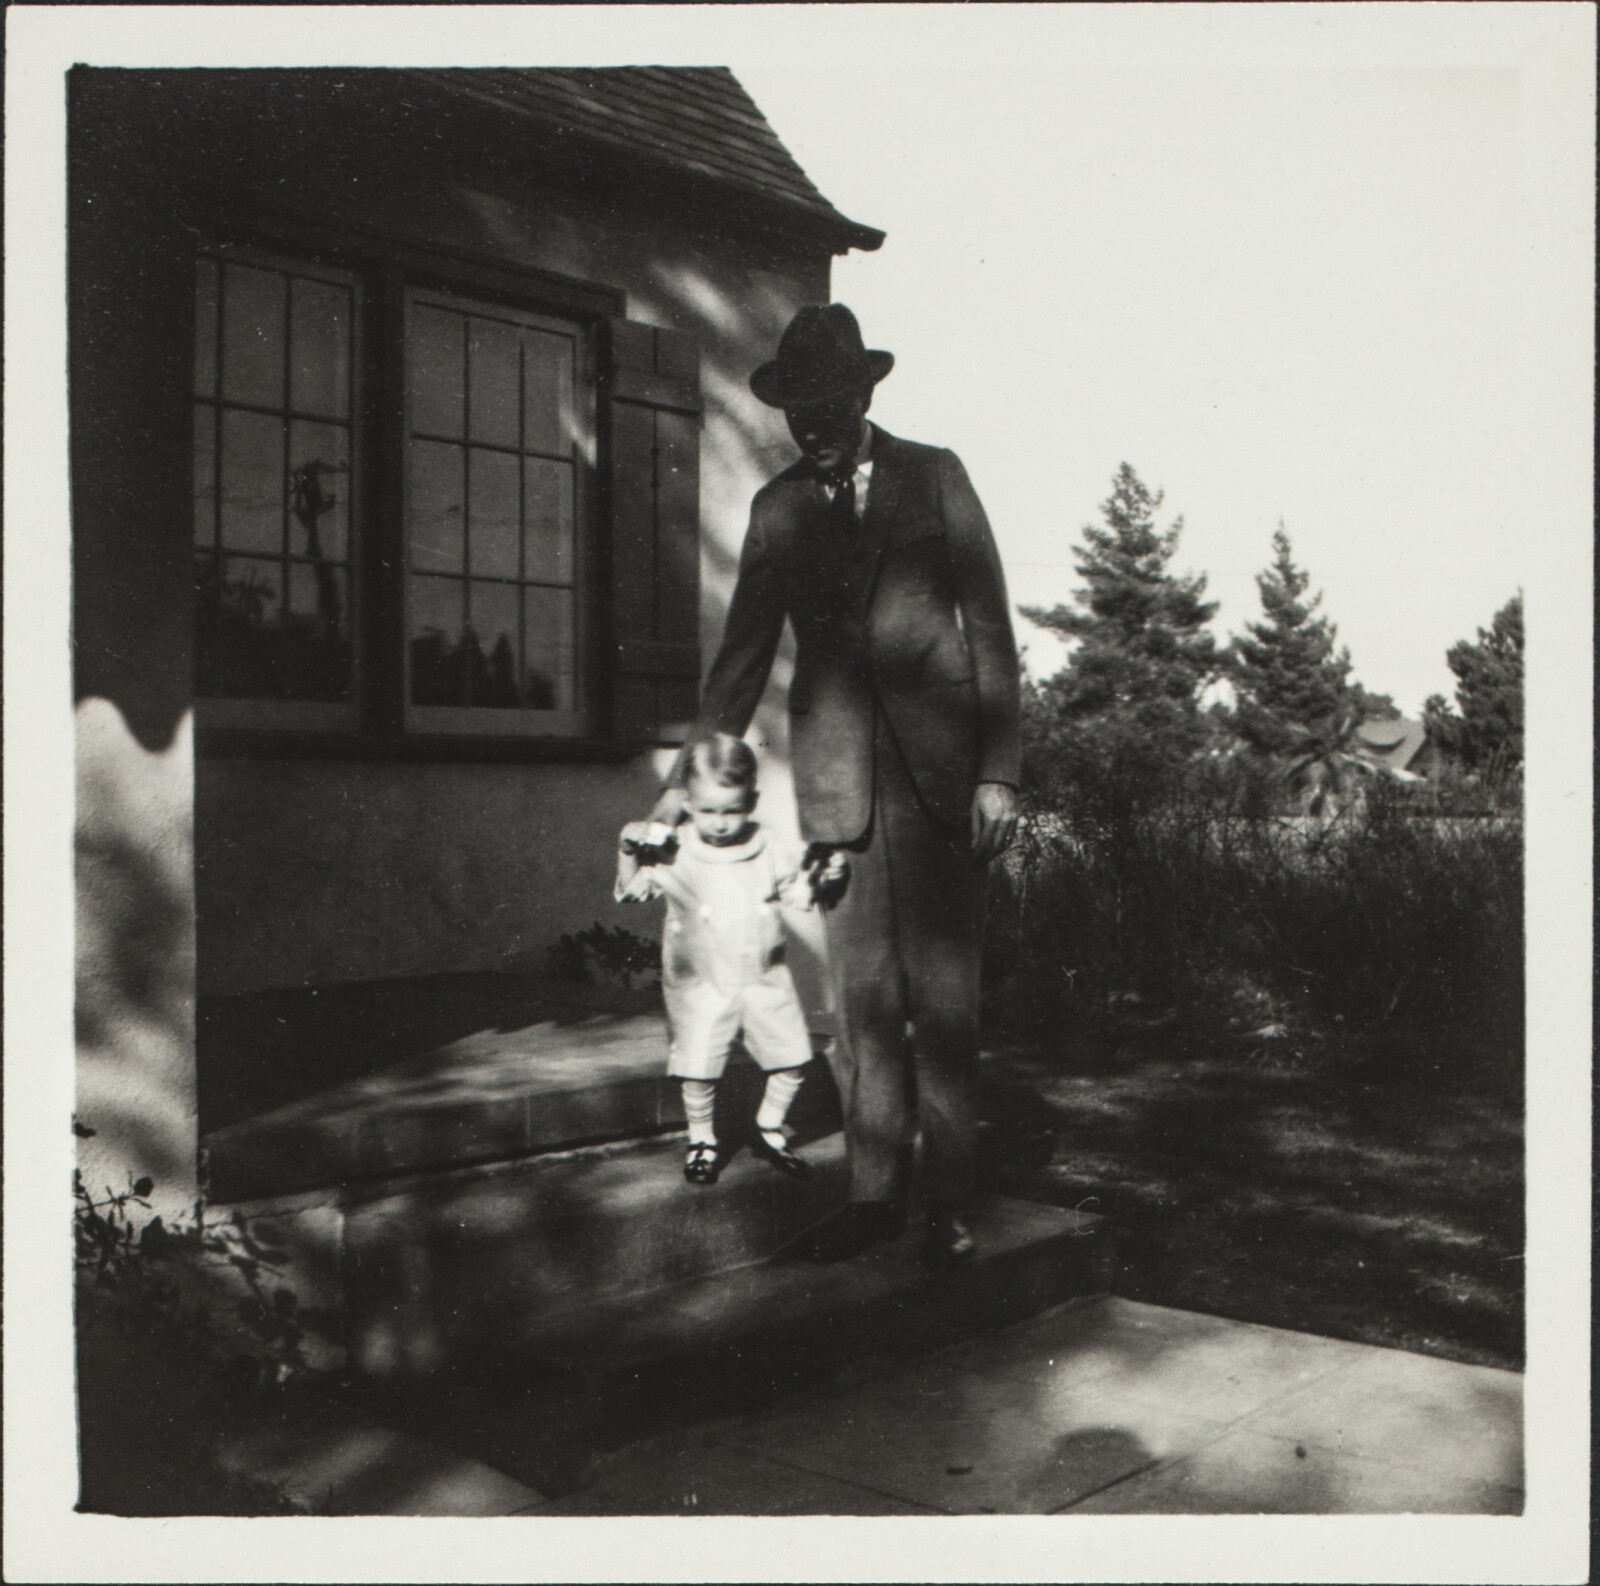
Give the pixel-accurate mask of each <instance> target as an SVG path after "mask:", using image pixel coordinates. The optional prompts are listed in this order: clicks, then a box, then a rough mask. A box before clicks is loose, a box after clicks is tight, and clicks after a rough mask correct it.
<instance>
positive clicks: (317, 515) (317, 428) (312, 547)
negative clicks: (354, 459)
mask: <svg viewBox="0 0 1600 1586" xmlns="http://www.w3.org/2000/svg"><path fill="white" fill-rule="evenodd" d="M349 498H350V432H349V431H348V430H347V429H346V428H345V427H344V426H343V425H342V424H313V423H311V422H310V421H309V420H307V419H292V420H290V423H289V512H290V517H291V520H292V521H291V522H290V524H289V549H290V550H291V551H292V552H294V553H295V554H296V555H297V556H322V557H326V558H327V559H328V560H329V561H332V562H343V561H348V560H349V556H350V551H349V546H350V526H349V525H350V505H349ZM313 524H314V525H315V533H314V535H313V527H312V526H313Z"/></svg>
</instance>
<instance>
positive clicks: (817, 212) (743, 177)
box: [415, 66, 883, 253]
mask: <svg viewBox="0 0 1600 1586" xmlns="http://www.w3.org/2000/svg"><path fill="white" fill-rule="evenodd" d="M415 75H416V76H419V77H425V78H427V79H428V80H429V81H431V82H433V83H436V84H439V85H440V86H442V87H445V88H447V89H450V90H452V91H454V92H456V93H460V94H464V95H466V96H468V97H470V98H473V99H477V100H480V101H484V102H487V103H490V104H494V105H498V106H500V107H501V108H503V109H506V110H510V111H512V112H514V113H516V114H518V115H521V116H526V117H528V118H529V119H531V120H534V121H537V122H539V123H541V124H542V125H543V126H544V127H546V128H549V129H552V130H554V131H556V132H557V133H559V134H562V135H565V136H569V137H575V138H578V139H582V140H585V141H587V142H589V143H591V144H596V145H600V146H602V147H604V148H607V149H610V150H613V151H617V152H622V153H626V154H630V155H633V156H635V157H642V158H644V159H646V160H649V161H652V162H654V163H657V164H660V165H662V166H665V167H668V168H669V169H671V170H673V171H676V172H679V173H683V174H687V175H690V176H693V177H698V178H700V179H702V180H708V181H711V182H715V183H717V184H718V185H720V186H722V187H724V188H733V189H736V190H737V191H740V192H743V193H747V194H749V195H750V196H751V197H753V198H757V199H759V200H762V201H763V204H764V206H766V205H776V206H778V207H779V209H780V210H783V211H787V212H788V213H789V215H790V216H791V217H793V218H795V219H798V220H802V221H803V222H806V223H808V229H814V230H816V231H818V232H819V233H820V234H821V235H822V236H824V237H825V238H826V239H827V240H829V241H830V243H831V245H832V246H833V249H834V251H835V252H836V253H843V252H844V251H845V250H846V249H847V248H863V249H868V250H870V249H873V248H876V247H878V245H879V244H880V243H881V242H882V241H883V233H882V232H881V231H876V230H874V229H873V228H872V227H871V226H863V225H861V224H859V223H858V222H857V221H853V220H850V219H848V218H847V217H846V216H844V215H841V214H840V213H839V211H838V210H837V209H835V208H834V207H833V205H832V204H830V203H829V202H828V200H827V199H826V198H824V197H823V196H822V194H821V193H820V192H819V191H818V190H817V187H816V185H815V184H814V183H813V182H812V180H811V178H810V177H809V176H807V175H806V173H805V172H804V171H803V170H801V168H800V166H799V163H798V162H797V161H796V160H795V157H794V156H793V155H792V154H790V152H789V151H788V150H787V149H786V148H785V147H784V146H783V144H782V142H781V141H780V140H779V138H778V135H777V133H776V132H774V131H773V130H772V127H771V126H770V125H769V124H768V122H767V118H766V117H765V116H763V115H762V114H761V111H760V110H759V109H758V108H757V107H756V103H755V101H754V100H753V99H751V97H750V96H749V94H747V93H746V92H745V90H744V88H743V86H742V85H741V84H740V82H739V80H738V78H736V77H735V76H734V75H733V73H732V72H730V71H729V70H728V69H727V68H726V67H725V66H608V67H522V68H518V69H516V70H500V69H493V68H491V69H487V70H439V71H418V72H416V73H415Z"/></svg>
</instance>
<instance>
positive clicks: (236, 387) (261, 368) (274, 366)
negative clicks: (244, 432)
mask: <svg viewBox="0 0 1600 1586" xmlns="http://www.w3.org/2000/svg"><path fill="white" fill-rule="evenodd" d="M223 275H224V280H223V299H222V394H223V396H225V397H228V398H231V399H232V400H233V401H235V402H254V403H256V404H257V405H259V406H261V407H278V408H281V407H282V406H283V396H284V391H283V372H284V370H283V321H284V307H285V299H286V293H285V291H284V287H285V285H286V283H285V281H284V278H283V277H282V276H281V275H279V274H278V273H277V272H276V271H275V270H253V269H251V268H250V267H249V266H248V265H244V264H230V265H228V267H227V268H226V270H225V271H224V272H223Z"/></svg>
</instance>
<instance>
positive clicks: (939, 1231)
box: [925, 1211, 978, 1262]
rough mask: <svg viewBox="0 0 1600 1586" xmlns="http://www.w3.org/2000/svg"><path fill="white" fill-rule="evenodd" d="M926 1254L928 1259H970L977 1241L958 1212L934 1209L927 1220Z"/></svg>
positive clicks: (975, 1249)
mask: <svg viewBox="0 0 1600 1586" xmlns="http://www.w3.org/2000/svg"><path fill="white" fill-rule="evenodd" d="M925 1248H926V1251H927V1256H928V1259H929V1260H930V1261H938V1262H946V1261H970V1260H971V1259H972V1258H973V1256H975V1255H976V1254H977V1252H978V1241H977V1240H976V1239H974V1238H973V1237H972V1230H971V1229H970V1228H969V1227H968V1226H967V1224H966V1219H965V1218H963V1217H962V1216H961V1215H960V1214H959V1213H958V1212H950V1211H936V1212H934V1213H933V1215H932V1217H930V1218H929V1221H928V1243H927V1245H926V1247H925Z"/></svg>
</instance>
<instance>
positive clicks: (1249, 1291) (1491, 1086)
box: [988, 466, 1523, 1365]
mask: <svg viewBox="0 0 1600 1586" xmlns="http://www.w3.org/2000/svg"><path fill="white" fill-rule="evenodd" d="M1159 508H1160V500H1159V496H1158V495H1157V494H1156V493H1154V492H1152V491H1151V490H1149V489H1148V488H1147V487H1146V486H1145V485H1144V484H1143V482H1142V481H1141V480H1140V479H1139V478H1138V476H1137V474H1136V473H1134V471H1133V470H1132V469H1130V468H1128V467H1126V466H1124V468H1123V469H1122V470H1121V471H1120V472H1119V474H1118V475H1117V477H1116V479H1115V481H1114V482H1113V489H1112V493H1111V495H1110V497H1109V498H1108V499H1107V501H1106V502H1105V503H1104V506H1103V509H1102V521H1101V522H1100V523H1098V524H1093V525H1090V526H1089V527H1087V528H1086V530H1085V532H1084V538H1083V541H1082V543H1081V545H1080V547H1079V556H1078V566H1079V569H1080V573H1081V576H1082V577H1083V580H1084V582H1083V585H1082V587H1081V590H1080V593H1079V595H1078V597H1077V598H1076V599H1075V600H1074V601H1073V602H1072V603H1071V604H1068V605H1063V606H1058V607H1056V608H1053V609H1050V610H1039V609H1035V610H1033V611H1031V612H1030V615H1031V616H1033V617H1034V618H1035V620H1037V621H1038V622H1040V623H1041V624H1042V625H1045V626H1048V627H1051V628H1053V629H1055V630H1057V631H1059V632H1061V633H1062V634H1064V635H1066V636H1068V637H1069V638H1071V639H1072V640H1074V641H1075V643H1076V648H1075V649H1074V650H1073V651H1072V653H1071V655H1070V658H1069V660H1068V663H1067V665H1066V666H1065V667H1064V668H1063V669H1062V670H1061V671H1060V672H1059V673H1057V674H1056V675H1055V676H1054V677H1052V678H1049V679H1046V680H1045V681H1044V682H1042V683H1039V684H1035V685H1030V686H1029V687H1028V689H1027V696H1026V703H1025V720H1026V722H1027V740H1026V769H1025V779H1026V786H1025V789H1024V792H1025V797H1026V802H1027V809H1028V817H1027V820H1026V823H1025V829H1024V836H1023V839H1022V841H1021V843H1020V844H1019V845H1018V848H1017V849H1016V850H1015V851H1014V852H1013V854H1012V855H1011V856H1010V857H1009V860H1008V863H1007V865H1006V867H1005V872H1004V884H1003V886H1002V887H1001V889H1000V896H999V897H998V899H997V907H996V910H995V917H994V919H993V922H992V925H991V938H990V942H989V955H988V970H989V1014H990V1033H991V1038H992V1039H993V1040H995V1041H998V1042H999V1043H1001V1046H1002V1049H1003V1055H1002V1056H1001V1057H1000V1058H999V1060H998V1061H997V1062H996V1064H995V1065H994V1067H995V1081H996V1084H995V1090H996V1099H995V1108H994V1110H995V1112H996V1115H997V1121H998V1124H999V1127H998V1130H997V1139H996V1148H997V1150H998V1151H999V1152H1000V1154H1001V1156H1002V1158H1003V1160H1004V1166H1003V1167H1002V1172H1003V1173H1005V1174H1008V1175H1010V1176H1011V1178H1012V1181H1013V1182H1015V1183H1017V1184H1018V1185H1019V1186H1021V1185H1024V1184H1025V1185H1027V1186H1028V1187H1029V1189H1030V1191H1031V1192H1032V1193H1034V1194H1036V1195H1039V1194H1048V1195H1050V1196H1051V1198H1054V1199H1057V1200H1061V1201H1062V1202H1063V1203H1066V1204H1073V1205H1082V1206H1085V1207H1087V1208H1092V1209H1097V1210H1110V1211H1113V1212H1114V1213H1115V1215H1116V1217H1117V1222H1118V1227H1119V1251H1120V1255H1121V1259H1122V1263H1123V1281H1122V1287H1123V1290H1124V1292H1126V1293H1128V1294H1129V1295H1132V1296H1136V1297H1138V1298H1142V1299H1148V1300H1153V1301H1159V1302H1160V1303H1163V1304H1169V1305H1176V1306H1184V1307H1191V1308H1195V1309H1201V1310H1207V1311H1213V1312H1216V1313H1219V1314H1222V1315H1228V1316H1236V1317H1241V1318H1245V1319H1249V1320H1252V1321H1258V1322H1267V1323H1271V1324H1274V1325H1279V1326H1287V1327H1293V1328H1300V1329H1305V1330H1309V1331H1318V1332H1326V1333H1332V1334H1335V1335H1339V1336H1344V1337H1349V1338H1354V1339H1359V1340H1361V1341H1365V1342H1371V1343H1382V1344H1388V1345H1392V1346H1397V1347H1404V1348H1410V1349H1417V1350H1423V1351H1429V1352H1436V1353H1440V1354H1445V1355H1449V1356H1451V1357H1453V1358H1458V1359H1463V1360H1470V1361H1474V1362H1477V1363H1482V1364H1495V1365H1516V1364H1519V1363H1520V1360H1521V1348H1522V1319H1521V1294H1522V1268H1521V1248H1522V1226H1521V1219H1522V1148H1521V1139H1522V1134H1521V1094H1522V1092H1521V1073H1522V1049H1523V1044H1522V1008H1523V995H1522V963H1523V954H1522V868H1521V859H1522V856H1521V813H1520V811H1521V760H1522V714H1521V712H1522V675H1521V650H1522V632H1521V612H1520V603H1519V602H1518V601H1517V600H1516V599H1512V600H1511V601H1510V602H1508V603H1507V605H1506V606H1505V607H1504V608H1503V609H1502V611H1501V612H1500V613H1499V614H1498V615H1497V616H1496V617H1495V618H1494V620H1493V622H1492V623H1491V624H1490V626H1489V627H1488V628H1487V629H1486V630H1480V632H1479V633H1478V635H1477V636H1476V638H1474V639H1469V640H1463V641H1461V642H1459V643H1457V644H1456V645H1454V646H1452V647H1451V649H1450V652H1449V665H1450V666H1451V668H1452V670H1453V672H1454V674H1455V675H1456V677H1457V678H1458V687H1457V690H1456V698H1455V700H1454V701H1447V700H1445V699H1443V698H1433V699H1430V701H1429V702H1428V707H1427V717H1426V721H1427V728H1428V733H1427V746H1426V750H1425V758H1424V759H1422V760H1419V761H1418V762H1416V763H1418V764H1424V765H1426V767H1427V770H1428V774H1427V775H1426V776H1418V775H1416V774H1415V773H1407V774H1406V775H1405V776H1404V777H1403V778H1401V777H1396V776H1393V775H1391V774H1389V773H1388V772H1387V771H1386V770H1385V769H1383V768H1381V767H1378V766H1375V765H1374V764H1373V763H1372V761H1371V760H1370V759H1369V758H1368V757H1367V756H1366V755H1364V754H1363V753H1362V749H1361V744H1360V741H1359V738H1358V728H1359V726H1360V724H1361V723H1362V722H1363V721H1366V720H1368V719H1371V718H1374V717H1378V716H1382V715H1389V716H1393V715H1395V714H1397V713H1396V712H1395V711H1394V708H1393V704H1392V701H1390V700H1388V699H1387V698H1385V697H1383V696H1381V695H1378V694H1375V693H1374V692H1373V691H1370V690H1368V689H1366V688H1364V687H1363V686H1362V685H1361V684H1360V683H1359V682H1357V681H1355V680H1354V679H1353V678H1352V676H1351V666H1350V661H1349V657H1348V655H1347V654H1346V653H1345V652H1344V651H1343V650H1342V649H1341V648H1339V647H1338V645H1337V642H1336V635H1335V632H1334V628H1333V624H1332V623H1331V621H1330V620H1329V619H1328V617H1327V616H1326V615H1324V614H1323V613H1321V611H1320V610H1319V604H1318V599H1317V597H1316V595H1314V594H1313V593H1312V592H1311V589H1310V578H1309V575H1308V574H1307V573H1306V572H1305V571H1304V570H1303V569H1301V568H1299V567H1298V566H1297V565H1296V563H1295V562H1294V559H1293V548H1292V545H1291V543H1290V541H1289V539H1288V537H1287V536H1286V535H1283V534H1282V533H1280V534H1279V535H1278V537H1277V543H1276V546H1275V557H1274V561H1273V563H1272V565H1271V566H1269V567H1268V568H1266V569H1265V570H1263V572H1262V574H1261V577H1260V581H1259V582H1260V592H1261V597H1262V608H1263V609H1262V613H1261V615H1260V616H1259V617H1257V618H1256V619H1254V620H1253V621H1252V622H1251V623H1250V624H1249V626H1248V627H1247V628H1246V629H1245V631H1244V632H1243V633H1242V634H1240V635H1237V636H1235V637H1234V638H1233V639H1232V640H1231V641H1230V642H1225V643H1224V642H1219V641H1218V640H1217V639H1216V638H1215V637H1214V636H1213V634H1212V633H1211V632H1210V631H1209V628H1208V626H1207V624H1208V622H1209V619H1210V617H1211V616H1212V614H1213V613H1214V610H1215V607H1214V606H1213V605H1212V604H1211V603H1210V602H1208V601H1207V600H1206V599H1205V598H1204V596H1205V588H1204V580H1203V578H1201V577H1199V576H1197V575H1180V574H1176V573H1174V572H1173V571H1172V570H1171V568H1170V563H1171V562H1172V559H1173V558H1174V557H1175V556H1176V554H1177V551H1178V547H1179V542H1180V528H1179V526H1178V525H1177V524H1175V523H1169V524H1167V525H1165V526H1162V525H1161V524H1160V523H1159V520H1158V511H1159ZM1218 679H1225V680H1227V682H1228V683H1229V684H1230V685H1231V686H1230V691H1229V694H1230V697H1229V698H1228V700H1227V701H1226V702H1224V701H1222V700H1217V699H1214V700H1213V702H1212V703H1210V704H1209V705H1208V704H1206V703H1205V700H1206V698H1207V696H1208V692H1210V691H1212V689H1213V685H1214V684H1215V683H1216V682H1217V680H1218ZM1045 1142H1049V1144H1048V1145H1046V1144H1045ZM1030 1151H1031V1153H1032V1154H1031V1157H1030Z"/></svg>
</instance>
